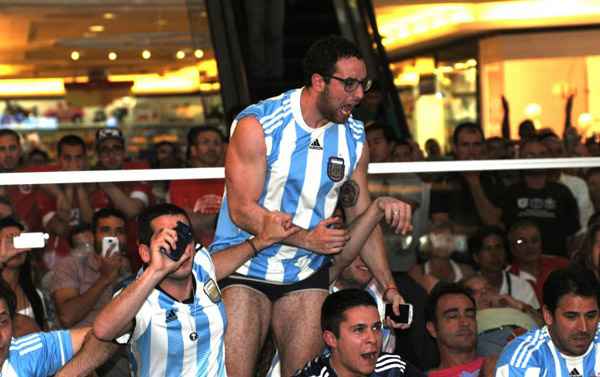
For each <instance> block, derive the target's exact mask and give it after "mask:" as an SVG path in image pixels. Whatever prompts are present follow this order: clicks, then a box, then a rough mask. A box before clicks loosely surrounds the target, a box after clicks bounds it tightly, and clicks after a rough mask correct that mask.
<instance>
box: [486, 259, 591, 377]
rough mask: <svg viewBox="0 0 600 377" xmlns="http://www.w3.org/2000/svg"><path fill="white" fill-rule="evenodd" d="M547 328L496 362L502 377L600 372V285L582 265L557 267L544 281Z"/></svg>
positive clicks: (584, 376)
mask: <svg viewBox="0 0 600 377" xmlns="http://www.w3.org/2000/svg"><path fill="white" fill-rule="evenodd" d="M543 294H544V300H543V301H544V306H543V316H544V322H545V323H546V326H544V327H543V328H541V329H535V330H531V331H529V332H527V333H525V334H523V335H522V336H520V337H518V338H516V339H515V340H513V341H512V342H511V343H509V344H508V345H507V346H506V348H505V349H504V351H503V352H502V355H501V356H500V359H499V360H498V363H497V365H496V377H509V376H511V377H512V376H526V377H538V376H557V377H560V376H562V377H597V376H600V331H599V330H598V326H599V322H598V321H599V318H600V314H599V311H598V300H599V299H598V296H599V295H600V287H598V283H597V280H596V278H595V276H594V273H593V272H591V271H589V270H584V269H582V268H581V267H569V268H566V269H562V270H556V271H554V272H552V273H551V274H550V276H548V279H547V280H546V282H545V283H544V289H543Z"/></svg>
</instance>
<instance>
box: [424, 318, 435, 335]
mask: <svg viewBox="0 0 600 377" xmlns="http://www.w3.org/2000/svg"><path fill="white" fill-rule="evenodd" d="M425 327H427V331H428V332H429V335H431V336H432V337H434V338H437V331H436V330H435V325H434V324H433V322H431V321H427V324H426V325H425Z"/></svg>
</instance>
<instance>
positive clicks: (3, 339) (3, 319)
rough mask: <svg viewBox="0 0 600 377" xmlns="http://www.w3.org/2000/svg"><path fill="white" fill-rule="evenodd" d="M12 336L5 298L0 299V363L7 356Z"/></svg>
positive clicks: (10, 319)
mask: <svg viewBox="0 0 600 377" xmlns="http://www.w3.org/2000/svg"><path fill="white" fill-rule="evenodd" d="M12 336H13V323H12V318H11V317H10V312H9V310H8V305H7V304H6V300H4V299H0V365H3V364H4V361H6V359H7V357H8V349H9V347H10V340H11V338H12Z"/></svg>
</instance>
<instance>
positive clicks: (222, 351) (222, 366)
mask: <svg viewBox="0 0 600 377" xmlns="http://www.w3.org/2000/svg"><path fill="white" fill-rule="evenodd" d="M219 312H220V313H221V318H222V319H223V332H224V334H223V337H221V339H220V346H219V351H218V352H219V355H218V358H217V360H218V363H219V370H220V371H221V373H220V376H219V377H227V375H226V374H225V371H226V368H225V343H224V341H225V333H226V332H227V312H226V311H225V304H224V303H223V300H221V301H220V302H219Z"/></svg>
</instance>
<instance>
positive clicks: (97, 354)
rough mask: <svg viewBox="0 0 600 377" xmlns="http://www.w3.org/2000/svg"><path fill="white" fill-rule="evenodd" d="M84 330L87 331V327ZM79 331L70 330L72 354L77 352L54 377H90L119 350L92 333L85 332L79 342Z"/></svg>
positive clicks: (113, 344)
mask: <svg viewBox="0 0 600 377" xmlns="http://www.w3.org/2000/svg"><path fill="white" fill-rule="evenodd" d="M85 329H87V330H89V327H87V328H85ZM80 330H81V329H74V330H71V338H72V344H73V352H77V351H78V352H77V353H76V354H75V356H74V357H73V358H72V359H71V361H69V362H68V363H67V364H66V365H65V366H63V367H62V369H61V370H59V371H58V373H57V374H56V377H83V376H90V375H92V373H93V372H94V369H96V368H97V367H99V366H100V365H102V364H104V363H105V362H106V361H107V360H108V359H109V358H110V357H111V356H112V355H113V354H114V353H115V352H116V351H117V349H118V348H119V345H118V344H117V343H114V342H104V341H101V340H99V339H98V338H96V337H95V336H94V333H93V331H89V332H86V333H85V334H84V336H85V338H84V340H80V339H79V338H80V337H81V336H80V335H81V333H79V331H80ZM74 332H75V334H74ZM75 337H76V338H77V343H76V341H75V340H74V338H75ZM81 343H83V344H81Z"/></svg>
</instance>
